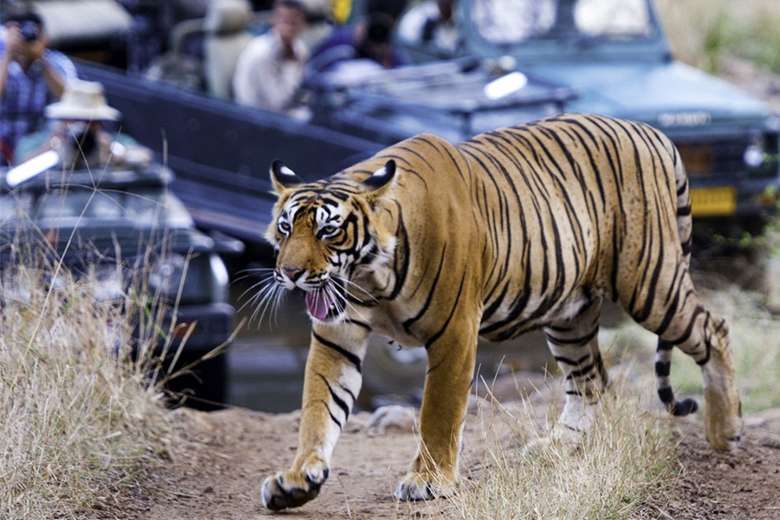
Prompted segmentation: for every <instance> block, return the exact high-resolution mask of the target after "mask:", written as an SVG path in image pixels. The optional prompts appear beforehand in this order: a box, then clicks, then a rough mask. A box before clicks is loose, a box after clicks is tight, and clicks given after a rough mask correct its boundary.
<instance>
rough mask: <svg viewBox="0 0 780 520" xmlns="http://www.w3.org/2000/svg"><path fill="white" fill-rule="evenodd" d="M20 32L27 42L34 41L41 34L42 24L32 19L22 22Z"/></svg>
mask: <svg viewBox="0 0 780 520" xmlns="http://www.w3.org/2000/svg"><path fill="white" fill-rule="evenodd" d="M19 32H20V33H21V34H22V39H24V41H25V42H27V43H30V42H34V41H35V40H37V39H38V37H39V36H40V35H41V26H40V25H38V24H37V23H35V22H32V21H27V22H22V23H21V24H19Z"/></svg>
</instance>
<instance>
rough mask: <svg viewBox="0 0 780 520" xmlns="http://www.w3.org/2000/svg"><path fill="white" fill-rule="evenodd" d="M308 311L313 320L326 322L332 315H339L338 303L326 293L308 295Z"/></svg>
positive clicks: (320, 291)
mask: <svg viewBox="0 0 780 520" xmlns="http://www.w3.org/2000/svg"><path fill="white" fill-rule="evenodd" d="M306 310H307V311H309V314H310V315H311V317H312V318H315V319H318V320H320V321H325V320H327V319H328V316H329V315H331V314H337V312H338V309H336V302H334V301H333V298H331V296H330V295H328V294H327V293H326V292H325V291H322V290H316V291H311V292H307V293H306Z"/></svg>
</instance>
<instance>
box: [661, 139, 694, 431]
mask: <svg viewBox="0 0 780 520" xmlns="http://www.w3.org/2000/svg"><path fill="white" fill-rule="evenodd" d="M670 146H671V147H672V155H673V161H674V173H675V175H674V177H675V185H676V188H677V231H678V235H679V238H680V245H681V247H682V253H683V259H682V261H683V264H684V265H683V267H684V268H685V269H686V270H687V269H688V266H689V265H690V261H691V245H692V241H693V222H692V220H693V219H692V216H691V198H690V193H689V190H688V176H687V175H686V174H685V166H684V165H683V162H682V159H681V157H680V154H679V152H678V151H677V148H676V147H675V146H674V145H673V144H671V143H670ZM672 349H674V344H673V343H670V342H668V341H664V340H662V339H661V338H660V337H659V338H658V347H657V349H656V352H655V377H656V385H657V387H658V397H659V398H660V399H661V402H662V403H663V404H664V406H665V407H666V409H667V410H668V411H669V413H671V414H672V415H674V416H684V415H688V414H690V413H694V412H696V410H698V408H699V404H698V403H697V402H696V401H695V400H694V399H683V400H682V401H677V400H676V399H675V397H674V391H673V390H672V384H671V382H670V380H669V375H670V373H671V369H672Z"/></svg>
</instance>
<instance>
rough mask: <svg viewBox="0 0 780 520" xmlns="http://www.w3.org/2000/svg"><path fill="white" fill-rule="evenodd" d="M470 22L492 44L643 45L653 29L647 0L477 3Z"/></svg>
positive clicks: (480, 0) (495, 0)
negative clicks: (598, 41) (587, 41)
mask: <svg viewBox="0 0 780 520" xmlns="http://www.w3.org/2000/svg"><path fill="white" fill-rule="evenodd" d="M469 14H470V18H471V20H473V23H474V25H475V26H476V28H477V31H478V32H479V34H480V36H481V37H482V38H484V39H485V40H487V41H489V42H490V43H493V44H498V45H512V44H517V43H522V42H524V41H527V40H532V39H553V38H554V39H560V38H564V39H565V38H567V37H569V38H581V37H591V38H606V39H609V40H621V39H627V40H632V39H641V38H646V37H648V36H651V35H652V33H653V24H652V22H651V18H650V13H649V9H648V5H647V2H646V0H476V1H474V2H473V3H472V4H471V12H470V13H469Z"/></svg>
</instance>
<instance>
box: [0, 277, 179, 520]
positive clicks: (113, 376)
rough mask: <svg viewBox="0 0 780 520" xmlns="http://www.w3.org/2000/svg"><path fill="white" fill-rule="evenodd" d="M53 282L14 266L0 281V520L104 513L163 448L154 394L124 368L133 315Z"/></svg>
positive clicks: (133, 368) (163, 428)
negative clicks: (98, 511) (93, 511)
mask: <svg viewBox="0 0 780 520" xmlns="http://www.w3.org/2000/svg"><path fill="white" fill-rule="evenodd" d="M56 278H57V280H56V283H51V284H50V283H48V282H47V280H51V279H52V275H51V270H43V271H41V270H35V269H31V268H24V267H22V268H19V269H18V270H16V271H15V272H13V273H8V272H6V275H5V276H4V277H3V279H2V280H0V489H2V493H0V518H20V519H21V518H24V519H43V518H47V519H48V518H73V517H79V516H81V515H83V514H84V513H85V511H88V510H92V509H94V508H101V509H102V508H106V507H108V508H110V507H111V506H112V505H113V504H114V502H115V501H116V500H117V499H118V497H119V496H121V494H122V493H126V492H127V491H128V489H130V488H131V487H133V486H135V485H136V482H137V477H139V476H140V474H139V472H140V471H142V470H143V468H151V467H154V464H155V463H156V462H159V456H160V454H161V453H162V452H163V451H164V449H165V445H166V442H169V441H170V440H171V439H170V435H171V430H170V428H169V419H168V416H167V414H166V411H165V409H164V406H163V403H162V401H161V395H160V393H159V392H158V390H157V388H156V387H155V385H154V384H152V383H151V382H150V381H149V380H148V378H147V376H146V375H145V374H146V373H147V371H146V370H145V367H144V363H143V362H141V361H139V362H132V361H130V360H129V359H128V355H129V346H130V345H131V336H132V333H133V332H132V329H133V326H132V325H131V320H130V318H129V314H131V313H132V312H133V310H134V309H135V310H139V309H141V308H142V307H140V308H139V307H134V305H136V303H137V302H134V300H133V299H132V298H128V300H127V301H126V302H124V303H125V305H123V306H121V307H120V306H117V305H116V304H112V303H108V302H105V303H100V302H98V301H96V298H95V290H96V288H97V283H96V282H95V281H94V280H93V279H92V280H91V279H90V278H89V277H87V278H84V279H82V280H78V281H77V280H75V279H73V278H71V277H70V276H68V274H67V273H64V272H62V273H60V274H59V275H58V276H57V277H56ZM51 286H57V287H58V288H57V289H56V290H51V291H49V290H47V287H51ZM147 317H148V316H147ZM150 341H151V340H150ZM150 344H151V343H150ZM143 348H144V347H143V345H142V350H143ZM141 358H142V359H143V358H144V356H143V355H142V356H141Z"/></svg>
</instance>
